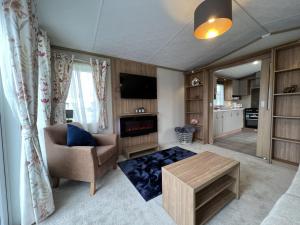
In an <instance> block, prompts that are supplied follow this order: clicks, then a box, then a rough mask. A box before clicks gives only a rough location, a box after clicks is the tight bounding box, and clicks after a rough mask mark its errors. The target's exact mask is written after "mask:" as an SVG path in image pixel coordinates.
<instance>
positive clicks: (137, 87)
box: [120, 73, 157, 99]
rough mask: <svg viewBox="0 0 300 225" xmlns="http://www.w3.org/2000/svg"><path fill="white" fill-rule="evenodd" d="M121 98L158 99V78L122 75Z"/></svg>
mask: <svg viewBox="0 0 300 225" xmlns="http://www.w3.org/2000/svg"><path fill="white" fill-rule="evenodd" d="M120 88H121V98H132V99H156V98H157V86H156V77H148V76H140V75H134V74H128V73H120Z"/></svg>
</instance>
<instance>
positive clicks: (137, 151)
mask: <svg viewBox="0 0 300 225" xmlns="http://www.w3.org/2000/svg"><path fill="white" fill-rule="evenodd" d="M158 147H159V145H158V144H157V143H148V144H140V145H134V146H130V147H125V149H124V150H125V153H126V155H127V158H132V157H133V156H140V155H144V154H146V153H149V152H153V151H155V150H156V149H157V148H158Z"/></svg>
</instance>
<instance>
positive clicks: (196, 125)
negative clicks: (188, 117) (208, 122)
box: [189, 124, 203, 127]
mask: <svg viewBox="0 0 300 225" xmlns="http://www.w3.org/2000/svg"><path fill="white" fill-rule="evenodd" d="M189 125H190V126H193V127H203V125H202V124H189Z"/></svg>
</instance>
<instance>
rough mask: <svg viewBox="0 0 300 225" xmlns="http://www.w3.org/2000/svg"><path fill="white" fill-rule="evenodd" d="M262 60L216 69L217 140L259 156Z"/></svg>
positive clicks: (214, 133)
mask: <svg viewBox="0 0 300 225" xmlns="http://www.w3.org/2000/svg"><path fill="white" fill-rule="evenodd" d="M261 65H262V61H261V60H253V61H250V62H247V63H244V64H239V65H235V66H231V67H226V68H224V69H219V70H216V71H214V72H213V83H214V84H213V85H214V97H213V99H214V100H213V120H212V123H213V129H212V132H213V144H214V145H216V146H219V147H223V148H226V149H230V150H233V151H237V152H241V153H245V154H249V155H253V156H257V131H258V119H259V99H260V77H261Z"/></svg>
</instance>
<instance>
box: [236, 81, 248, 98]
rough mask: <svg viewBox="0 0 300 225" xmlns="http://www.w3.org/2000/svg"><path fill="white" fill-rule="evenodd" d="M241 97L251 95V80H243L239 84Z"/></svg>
mask: <svg viewBox="0 0 300 225" xmlns="http://www.w3.org/2000/svg"><path fill="white" fill-rule="evenodd" d="M239 95H240V96H247V95H250V88H249V80H248V79H241V80H240V82H239Z"/></svg>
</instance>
